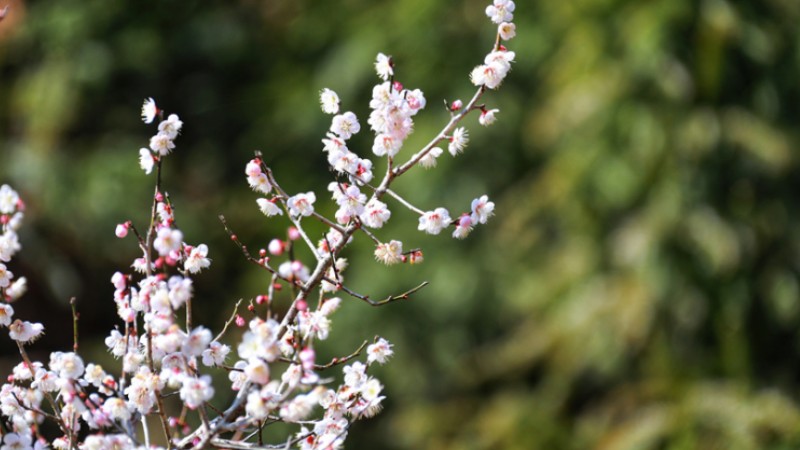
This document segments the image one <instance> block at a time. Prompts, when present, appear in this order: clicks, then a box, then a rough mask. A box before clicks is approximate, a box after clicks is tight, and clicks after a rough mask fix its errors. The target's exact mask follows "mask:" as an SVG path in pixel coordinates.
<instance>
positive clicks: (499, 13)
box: [470, 0, 517, 89]
mask: <svg viewBox="0 0 800 450" xmlns="http://www.w3.org/2000/svg"><path fill="white" fill-rule="evenodd" d="M515 7H516V5H514V2H513V1H512V0H494V3H493V4H491V5H489V6H488V7H487V8H486V15H487V16H489V18H490V19H491V20H492V22H494V23H496V24H497V34H498V36H499V38H500V39H502V40H504V41H508V40H511V39H512V38H514V36H516V34H517V33H516V26H515V25H514V23H513V22H511V21H512V20H514V14H513V12H514V9H515ZM514 56H515V54H514V52H511V51H508V50H506V48H505V47H503V46H502V45H501V46H499V47H498V48H496V49H495V50H494V51H492V52H490V53H489V54H488V55H486V58H485V59H484V61H483V64H481V65H480V66H477V67H475V69H473V70H472V73H471V74H470V79H472V83H473V84H474V85H475V86H486V87H487V88H489V89H497V87H498V86H500V83H502V82H503V79H505V77H506V75H507V74H508V72H509V71H510V70H511V63H512V62H513V61H514Z"/></svg>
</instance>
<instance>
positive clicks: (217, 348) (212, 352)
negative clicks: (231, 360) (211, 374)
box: [202, 341, 231, 367]
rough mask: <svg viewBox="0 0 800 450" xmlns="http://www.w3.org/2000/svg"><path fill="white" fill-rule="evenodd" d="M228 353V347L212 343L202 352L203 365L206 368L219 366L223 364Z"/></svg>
mask: <svg viewBox="0 0 800 450" xmlns="http://www.w3.org/2000/svg"><path fill="white" fill-rule="evenodd" d="M230 352H231V348H230V347H229V346H227V345H224V344H220V343H219V342H217V341H213V342H211V344H209V346H208V348H207V349H205V350H203V355H202V356H203V359H202V361H203V365H205V366H208V367H211V366H219V365H221V364H222V363H223V362H225V358H227V357H228V353H230Z"/></svg>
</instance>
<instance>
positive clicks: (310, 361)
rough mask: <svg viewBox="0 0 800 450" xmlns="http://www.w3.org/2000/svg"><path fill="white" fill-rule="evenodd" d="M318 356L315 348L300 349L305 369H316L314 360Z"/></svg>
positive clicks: (301, 360)
mask: <svg viewBox="0 0 800 450" xmlns="http://www.w3.org/2000/svg"><path fill="white" fill-rule="evenodd" d="M316 358H317V355H316V353H315V352H314V349H313V348H311V347H306V348H304V349H302V350H300V362H301V363H302V364H303V369H305V370H314V360H315V359H316Z"/></svg>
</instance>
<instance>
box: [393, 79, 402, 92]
mask: <svg viewBox="0 0 800 450" xmlns="http://www.w3.org/2000/svg"><path fill="white" fill-rule="evenodd" d="M392 88H393V89H394V90H395V91H397V92H400V91H402V90H403V83H401V82H399V81H395V82H394V83H392Z"/></svg>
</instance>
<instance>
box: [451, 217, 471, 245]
mask: <svg viewBox="0 0 800 450" xmlns="http://www.w3.org/2000/svg"><path fill="white" fill-rule="evenodd" d="M472 225H473V220H472V218H470V215H469V214H466V213H465V214H462V215H461V217H459V218H458V223H456V229H455V230H453V237H454V238H456V239H464V238H466V237H467V235H469V232H470V231H472Z"/></svg>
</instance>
